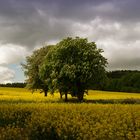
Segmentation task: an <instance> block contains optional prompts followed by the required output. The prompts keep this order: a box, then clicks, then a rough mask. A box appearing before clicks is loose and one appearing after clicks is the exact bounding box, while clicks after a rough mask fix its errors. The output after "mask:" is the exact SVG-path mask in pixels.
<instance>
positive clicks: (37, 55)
mask: <svg viewBox="0 0 140 140" xmlns="http://www.w3.org/2000/svg"><path fill="white" fill-rule="evenodd" d="M51 47H53V46H46V47H43V48H41V49H38V50H35V51H34V52H33V53H32V55H31V56H27V57H26V64H22V66H23V68H24V70H25V71H24V73H25V75H26V77H27V79H26V82H27V87H28V88H29V89H31V90H32V92H34V91H35V90H37V89H40V90H41V92H44V95H45V96H47V92H48V90H49V89H48V85H47V83H46V82H45V81H43V80H42V79H41V78H40V77H39V69H40V67H41V65H42V64H43V63H44V58H45V56H46V55H47V53H48V52H49V50H50V48H51Z"/></svg>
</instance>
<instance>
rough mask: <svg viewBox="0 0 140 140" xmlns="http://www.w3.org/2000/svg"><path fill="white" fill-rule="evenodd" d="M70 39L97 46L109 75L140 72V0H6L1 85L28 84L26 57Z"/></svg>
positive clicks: (0, 16)
mask: <svg viewBox="0 0 140 140" xmlns="http://www.w3.org/2000/svg"><path fill="white" fill-rule="evenodd" d="M68 36H72V37H75V36H79V37H86V38H88V39H89V41H95V42H96V44H97V47H98V48H102V49H103V50H104V53H103V55H104V56H105V57H106V58H107V59H108V63H109V64H108V67H107V69H108V70H116V69H117V70H119V69H123V70H125V69H133V70H140V54H139V53H140V0H0V83H2V82H4V83H5V82H20V81H24V79H25V78H24V74H23V71H22V70H21V66H20V63H21V62H23V61H24V60H25V57H26V56H27V55H29V54H30V53H31V52H32V51H33V50H34V49H35V48H39V47H42V46H44V45H45V44H50V43H56V42H58V41H59V40H61V39H63V38H65V37H68Z"/></svg>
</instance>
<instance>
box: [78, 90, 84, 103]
mask: <svg viewBox="0 0 140 140" xmlns="http://www.w3.org/2000/svg"><path fill="white" fill-rule="evenodd" d="M83 97H84V93H83V92H81V93H78V95H77V98H78V100H79V101H80V102H82V101H83Z"/></svg>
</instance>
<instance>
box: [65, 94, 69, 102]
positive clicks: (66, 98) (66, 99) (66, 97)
mask: <svg viewBox="0 0 140 140" xmlns="http://www.w3.org/2000/svg"><path fill="white" fill-rule="evenodd" d="M67 101H68V96H67V93H65V102H67Z"/></svg>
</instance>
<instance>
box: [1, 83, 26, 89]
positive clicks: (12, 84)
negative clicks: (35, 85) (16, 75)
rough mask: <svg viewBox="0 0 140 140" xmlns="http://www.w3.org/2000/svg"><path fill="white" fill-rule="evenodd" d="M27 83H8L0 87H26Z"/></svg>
mask: <svg viewBox="0 0 140 140" xmlns="http://www.w3.org/2000/svg"><path fill="white" fill-rule="evenodd" d="M25 86H26V83H6V84H0V87H14V88H24V87H25Z"/></svg>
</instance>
